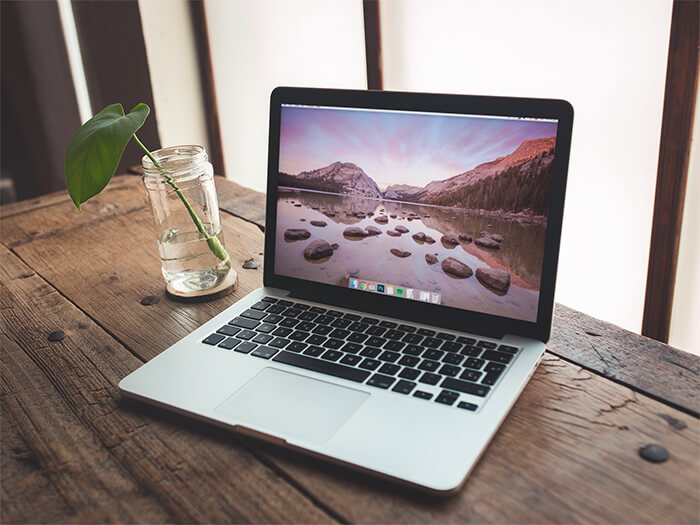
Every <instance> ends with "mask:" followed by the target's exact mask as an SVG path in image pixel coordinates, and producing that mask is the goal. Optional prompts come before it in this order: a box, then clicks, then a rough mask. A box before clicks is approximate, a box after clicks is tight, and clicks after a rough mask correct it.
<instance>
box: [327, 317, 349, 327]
mask: <svg viewBox="0 0 700 525" xmlns="http://www.w3.org/2000/svg"><path fill="white" fill-rule="evenodd" d="M350 324H351V321H350V320H349V319H336V320H335V321H333V322H332V323H331V326H333V327H335V328H347V327H348V326H350Z"/></svg>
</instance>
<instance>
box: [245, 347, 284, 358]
mask: <svg viewBox="0 0 700 525" xmlns="http://www.w3.org/2000/svg"><path fill="white" fill-rule="evenodd" d="M277 352H279V350H277V349H276V348H270V347H269V346H259V347H257V348H256V349H255V350H253V351H252V352H251V354H250V355H254V356H255V357H262V358H263V359H270V358H271V357H272V356H273V355H275V354H276V353H277Z"/></svg>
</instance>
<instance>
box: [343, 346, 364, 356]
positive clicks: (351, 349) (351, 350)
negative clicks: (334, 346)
mask: <svg viewBox="0 0 700 525" xmlns="http://www.w3.org/2000/svg"><path fill="white" fill-rule="evenodd" d="M341 350H342V351H343V352H347V353H348V354H356V353H357V352H359V351H360V350H362V345H358V344H356V343H345V345H344V346H343V348H341Z"/></svg>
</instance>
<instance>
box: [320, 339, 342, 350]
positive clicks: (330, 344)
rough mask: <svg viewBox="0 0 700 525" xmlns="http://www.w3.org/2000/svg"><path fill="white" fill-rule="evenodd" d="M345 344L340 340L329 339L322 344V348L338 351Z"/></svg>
mask: <svg viewBox="0 0 700 525" xmlns="http://www.w3.org/2000/svg"><path fill="white" fill-rule="evenodd" d="M344 344H345V341H343V340H342V339H329V340H328V341H326V342H325V343H323V345H322V346H325V347H326V348H330V349H332V350H338V349H339V348H341V347H342V346H343V345H344Z"/></svg>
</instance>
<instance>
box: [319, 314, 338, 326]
mask: <svg viewBox="0 0 700 525" xmlns="http://www.w3.org/2000/svg"><path fill="white" fill-rule="evenodd" d="M333 319H335V317H332V316H330V315H319V316H318V317H317V318H316V319H315V321H316V322H317V323H318V324H324V325H328V324H331V323H332V322H333Z"/></svg>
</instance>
